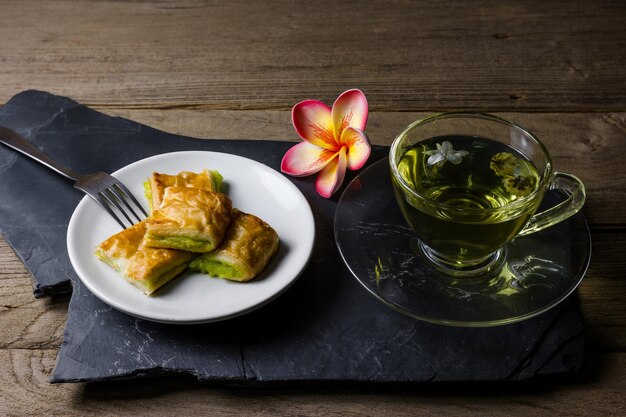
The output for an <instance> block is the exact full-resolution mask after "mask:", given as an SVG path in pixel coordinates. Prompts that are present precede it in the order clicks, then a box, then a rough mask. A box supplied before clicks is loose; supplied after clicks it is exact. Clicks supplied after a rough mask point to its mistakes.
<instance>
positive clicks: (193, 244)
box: [146, 233, 215, 252]
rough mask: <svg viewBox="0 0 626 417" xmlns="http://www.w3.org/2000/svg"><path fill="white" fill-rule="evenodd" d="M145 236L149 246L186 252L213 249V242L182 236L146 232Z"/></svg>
mask: <svg viewBox="0 0 626 417" xmlns="http://www.w3.org/2000/svg"><path fill="white" fill-rule="evenodd" d="M146 238H147V239H148V243H149V245H150V246H154V247H159V248H169V249H179V250H184V251H187V252H208V251H210V250H213V249H215V245H214V244H213V242H207V241H206V240H197V239H190V238H188V237H183V236H156V235H153V234H150V233H148V234H146Z"/></svg>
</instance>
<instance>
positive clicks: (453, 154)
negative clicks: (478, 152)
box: [424, 140, 469, 165]
mask: <svg viewBox="0 0 626 417" xmlns="http://www.w3.org/2000/svg"><path fill="white" fill-rule="evenodd" d="M424 155H429V157H428V165H435V164H438V163H445V162H446V161H450V162H452V163H453V164H454V165H458V164H460V163H461V160H462V159H463V157H464V156H467V155H469V152H467V151H455V150H454V149H452V144H451V143H450V142H448V141H447V140H446V141H444V142H443V143H438V144H437V149H433V150H431V151H426V152H424Z"/></svg>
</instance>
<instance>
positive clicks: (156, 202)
mask: <svg viewBox="0 0 626 417" xmlns="http://www.w3.org/2000/svg"><path fill="white" fill-rule="evenodd" d="M167 187H195V188H202V189H204V190H208V191H214V192H220V191H221V188H222V175H221V174H220V173H219V172H218V171H210V170H208V169H205V170H204V171H202V172H200V173H195V172H189V171H182V172H179V173H178V174H176V175H169V174H161V173H158V172H153V173H152V175H150V178H148V181H147V182H145V183H144V188H145V194H146V198H147V199H148V202H149V203H150V208H151V209H153V210H154V209H157V208H159V206H160V205H161V201H162V200H163V193H164V192H165V189H166V188H167Z"/></svg>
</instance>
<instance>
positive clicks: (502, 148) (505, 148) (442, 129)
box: [389, 112, 585, 276]
mask: <svg viewBox="0 0 626 417" xmlns="http://www.w3.org/2000/svg"><path fill="white" fill-rule="evenodd" d="M389 163H390V167H391V178H392V183H393V188H394V192H395V196H396V200H397V202H398V204H399V205H400V208H401V210H402V213H403V215H404V218H405V220H406V221H407V223H408V224H409V226H410V227H411V229H412V230H413V232H414V233H415V235H416V237H417V239H418V240H417V243H416V251H417V252H418V254H419V255H420V256H422V257H424V258H425V259H426V260H427V261H428V262H431V263H432V264H433V266H435V267H436V268H438V269H439V270H443V271H444V272H447V273H449V274H450V275H454V276H470V275H475V274H478V273H482V272H484V271H485V270H488V269H490V268H492V267H493V266H494V265H495V264H497V261H498V260H501V259H502V258H503V256H504V253H503V250H502V248H503V247H504V246H505V245H506V244H507V243H508V242H510V241H511V240H512V239H514V238H515V237H517V236H523V235H527V234H529V233H533V232H536V231H539V230H542V229H544V228H546V227H549V226H552V225H554V224H556V223H558V222H561V221H562V220H564V219H566V218H568V217H570V216H572V215H574V214H575V213H577V212H578V211H579V210H580V209H581V208H582V206H583V204H584V201H585V187H584V185H583V183H582V181H581V180H580V179H578V178H577V177H576V176H574V175H572V174H567V173H563V172H556V171H554V169H553V166H552V160H551V157H550V154H549V153H548V150H547V149H546V147H545V146H544V145H543V144H542V143H541V142H540V141H539V139H537V137H536V136H535V135H533V134H532V133H530V132H529V131H527V130H526V129H524V128H522V127H521V126H519V125H517V124H515V123H512V122H510V121H507V120H504V119H502V118H500V117H497V116H493V115H489V114H481V113H463V112H453V113H443V114H438V115H434V116H431V117H428V118H425V119H423V120H418V121H416V122H414V123H412V124H411V125H409V126H408V127H407V128H406V129H405V130H404V131H403V132H402V133H400V134H399V135H398V136H397V137H396V138H395V140H394V141H393V144H392V145H391V149H390V153H389ZM554 188H558V189H561V190H564V191H565V195H566V196H567V197H566V198H565V199H564V201H562V202H561V203H559V204H557V205H555V206H553V207H551V208H549V209H547V210H544V211H542V212H540V213H537V209H538V207H539V205H540V203H541V201H542V199H543V196H544V194H545V192H546V191H547V190H549V189H554Z"/></svg>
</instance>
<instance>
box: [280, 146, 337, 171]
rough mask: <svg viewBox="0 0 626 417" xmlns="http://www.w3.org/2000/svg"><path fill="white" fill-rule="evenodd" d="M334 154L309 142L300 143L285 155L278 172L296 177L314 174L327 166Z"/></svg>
mask: <svg viewBox="0 0 626 417" xmlns="http://www.w3.org/2000/svg"><path fill="white" fill-rule="evenodd" d="M336 154H337V152H335V151H329V150H328V149H323V148H320V147H319V146H316V145H312V144H310V143H309V142H301V143H298V144H297V145H295V146H292V147H291V149H289V150H288V151H287V152H286V153H285V156H283V160H282V162H281V164H280V170H281V171H282V172H284V173H285V174H289V175H293V176H296V177H302V176H305V175H310V174H315V173H316V172H318V171H320V170H321V169H322V168H324V167H325V166H326V165H328V163H329V162H330V161H331V160H332V159H333V157H334V156H335V155H336Z"/></svg>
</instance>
